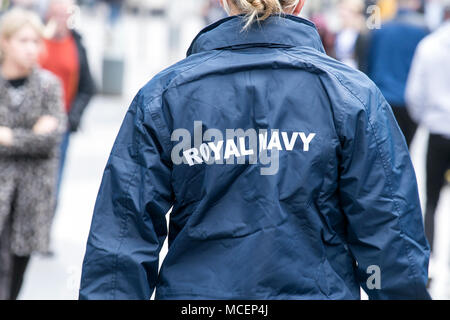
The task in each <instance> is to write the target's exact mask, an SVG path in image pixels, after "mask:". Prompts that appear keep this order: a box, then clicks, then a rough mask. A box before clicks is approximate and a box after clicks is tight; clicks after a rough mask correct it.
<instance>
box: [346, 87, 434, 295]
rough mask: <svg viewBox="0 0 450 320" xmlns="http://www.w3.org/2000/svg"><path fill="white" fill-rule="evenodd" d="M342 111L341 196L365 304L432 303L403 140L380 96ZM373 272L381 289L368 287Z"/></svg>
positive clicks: (414, 187) (412, 177) (426, 255)
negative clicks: (395, 301) (366, 299)
mask: <svg viewBox="0 0 450 320" xmlns="http://www.w3.org/2000/svg"><path fill="white" fill-rule="evenodd" d="M348 96H350V93H349V94H348ZM345 107H346V108H345V114H344V115H343V116H342V120H343V121H342V125H341V134H340V135H341V136H340V139H341V146H342V151H341V160H340V177H339V196H340V204H341V209H342V212H343V214H344V215H345V217H346V218H347V221H348V229H347V237H348V239H347V240H348V245H349V249H350V251H351V253H352V254H353V256H354V258H355V260H356V262H357V268H358V280H359V282H360V285H361V286H362V288H363V289H364V290H365V291H366V293H367V294H368V296H369V298H370V299H429V298H430V296H429V294H428V292H427V289H426V284H427V281H428V260H429V253H430V251H429V245H428V242H427V240H426V238H425V234H424V227H423V221H422V211H421V206H420V200H419V194H418V188H417V182H416V176H415V172H414V168H413V164H412V162H411V159H410V155H409V151H408V147H407V145H406V141H405V138H404V136H403V134H402V133H401V131H400V128H399V126H398V124H397V122H396V120H395V118H394V114H393V112H392V109H391V107H390V106H389V104H388V103H387V102H386V100H385V99H384V97H383V96H382V94H381V92H379V90H378V89H376V88H375V89H372V93H371V96H370V97H369V98H368V99H367V100H366V101H363V100H362V98H361V97H360V96H358V98H357V97H356V96H352V98H351V100H349V101H347V102H346V106H345ZM374 270H379V271H380V273H379V274H378V275H379V276H380V277H379V279H378V280H380V282H378V284H380V285H381V286H380V287H379V288H377V287H375V288H370V286H369V287H368V286H367V284H368V282H369V284H370V285H375V286H376V285H377V281H375V280H376V276H378V275H376V274H374V273H373V272H374ZM371 275H374V276H375V277H374V278H370V276H371Z"/></svg>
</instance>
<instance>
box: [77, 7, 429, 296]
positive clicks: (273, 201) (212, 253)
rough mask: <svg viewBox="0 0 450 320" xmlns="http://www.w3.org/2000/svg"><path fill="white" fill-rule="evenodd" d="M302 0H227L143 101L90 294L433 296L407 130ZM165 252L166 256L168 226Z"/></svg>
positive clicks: (123, 136) (106, 203) (100, 206)
mask: <svg viewBox="0 0 450 320" xmlns="http://www.w3.org/2000/svg"><path fill="white" fill-rule="evenodd" d="M304 2H305V1H304V0H285V1H278V0H224V1H223V5H224V7H225V8H226V10H227V11H228V13H229V14H230V15H231V16H230V17H227V18H225V19H223V20H220V21H217V22H216V23H214V24H212V25H210V26H208V27H206V28H205V29H203V30H202V31H201V32H200V33H199V35H198V36H197V37H196V38H195V39H194V41H193V43H192V45H191V47H190V49H189V50H188V57H187V58H186V59H185V60H183V61H181V62H179V63H177V64H175V65H173V66H171V67H170V68H168V69H167V70H165V71H163V72H161V73H160V74H158V75H157V76H156V77H155V78H153V79H152V80H151V81H150V82H149V83H148V84H147V85H146V86H144V87H143V88H142V89H141V90H140V91H139V93H138V94H137V95H136V97H135V98H134V100H133V102H132V103H131V106H130V109H129V111H128V113H127V115H126V116H125V119H124V122H123V125H122V127H121V130H120V132H119V134H118V137H117V140H116V142H115V144H114V147H113V150H112V152H111V155H110V158H109V160H108V164H107V166H106V169H105V172H104V176H103V181H102V184H101V187H100V190H99V194H98V198H97V203H96V206H95V210H94V216H93V220H92V225H91V230H90V235H89V239H88V243H87V251H86V255H85V258H84V264H83V272H82V281H81V288H80V298H81V299H149V298H150V297H151V295H152V292H153V290H154V289H155V288H156V293H155V298H156V299H359V298H360V285H361V286H362V287H363V288H364V289H365V291H366V292H367V294H368V295H369V297H370V298H371V299H399V298H402V299H429V298H430V296H429V294H428V292H427V290H426V282H427V265H428V259H429V247H428V243H427V241H426V239H425V235H424V230H423V222H422V214H421V210H420V203H419V197H418V191H417V183H416V177H415V173H414V169H413V166H412V163H411V159H410V157H409V153H408V149H407V146H406V142H405V139H404V137H403V135H402V134H401V132H400V129H399V127H398V125H397V123H396V122H395V118H394V116H393V114H392V110H391V108H390V107H389V105H388V104H387V103H386V101H385V99H384V98H383V96H382V95H381V94H380V92H379V90H378V89H377V88H376V87H375V86H374V85H373V83H372V82H370V81H369V80H368V79H367V77H365V76H364V75H363V74H362V73H360V72H358V71H356V70H354V69H352V68H350V67H348V66H346V65H344V64H342V63H340V62H338V61H336V60H333V59H332V58H330V57H328V56H327V55H326V54H325V52H324V49H323V46H322V43H321V42H320V37H319V34H318V33H317V30H316V29H315V27H314V25H313V24H312V23H311V22H309V21H307V20H304V19H301V18H298V17H297V15H298V14H299V13H300V11H301V9H302V7H303V5H304ZM171 208H172V211H171V213H170V223H169V226H170V230H169V233H168V245H169V250H168V253H167V255H166V257H165V259H164V261H163V263H162V265H161V269H160V270H159V272H158V267H159V259H158V258H159V253H160V250H161V247H162V245H163V242H164V240H165V238H166V236H167V228H166V218H165V215H166V214H167V212H168V211H169V209H171Z"/></svg>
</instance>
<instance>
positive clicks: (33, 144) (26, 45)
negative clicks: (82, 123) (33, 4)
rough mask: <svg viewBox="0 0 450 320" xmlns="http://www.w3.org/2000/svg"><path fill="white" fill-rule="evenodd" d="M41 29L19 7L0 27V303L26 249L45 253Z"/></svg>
mask: <svg viewBox="0 0 450 320" xmlns="http://www.w3.org/2000/svg"><path fill="white" fill-rule="evenodd" d="M41 36H42V25H41V22H40V20H39V18H38V17H37V16H36V15H35V14H34V13H31V12H28V11H24V10H23V9H13V10H11V11H10V12H8V13H6V14H5V15H4V16H2V20H1V24H0V50H1V64H0V67H1V68H0V71H1V72H0V234H1V238H0V299H16V298H17V295H18V293H19V290H20V287H21V283H22V279H23V275H24V272H25V270H26V266H27V264H28V261H29V259H30V256H31V254H32V253H33V252H41V253H45V252H47V251H48V245H49V235H50V226H51V217H52V210H53V207H54V195H53V194H54V189H55V185H56V173H57V168H58V159H57V157H58V150H59V142H60V140H61V135H62V132H63V129H64V128H65V117H64V113H63V109H62V91H61V85H60V83H59V80H57V78H56V77H55V76H53V75H52V74H51V73H50V72H48V71H44V70H41V69H39V68H38V67H37V59H38V55H39V50H40V48H41Z"/></svg>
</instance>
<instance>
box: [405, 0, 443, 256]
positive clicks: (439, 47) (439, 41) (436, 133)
mask: <svg viewBox="0 0 450 320" xmlns="http://www.w3.org/2000/svg"><path fill="white" fill-rule="evenodd" d="M445 2H446V7H445V21H446V22H445V23H444V25H443V26H441V27H440V28H439V29H438V30H437V31H435V32H434V33H432V34H431V35H429V36H428V37H426V38H425V39H424V40H422V42H421V43H420V44H419V46H418V48H417V52H416V55H415V57H414V60H413V65H412V68H411V73H410V75H409V80H408V86H407V89H406V99H407V102H408V111H409V113H410V114H411V117H412V118H413V119H414V120H416V121H417V122H418V123H419V124H421V125H422V126H424V127H425V128H427V129H428V130H429V132H430V136H429V142H428V151H427V164H426V173H427V174H426V176H427V178H426V187H427V200H426V212H425V231H426V235H427V238H428V241H429V243H430V245H431V250H433V246H434V245H433V244H434V220H435V212H436V208H437V206H438V203H439V199H440V194H441V189H442V187H443V186H444V184H445V182H446V179H445V173H446V171H447V170H448V169H450V1H449V0H445Z"/></svg>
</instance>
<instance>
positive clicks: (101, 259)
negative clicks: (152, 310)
mask: <svg viewBox="0 0 450 320" xmlns="http://www.w3.org/2000/svg"><path fill="white" fill-rule="evenodd" d="M145 100H146V99H144V98H143V97H142V96H141V94H140V93H138V95H137V96H136V97H135V98H134V100H133V102H132V103H131V106H130V108H129V110H128V112H127V114H126V116H125V119H124V122H123V124H122V126H121V129H120V131H119V134H118V136H117V138H116V141H115V143H114V146H113V149H112V151H111V154H110V157H109V160H108V162H107V165H106V168H105V171H104V174H103V179H102V183H101V186H100V190H99V193H98V196H97V201H96V204H95V209H94V214H93V218H92V224H91V229H90V233H89V238H88V242H87V247H86V254H85V257H84V262H83V270H82V279H81V287H80V292H79V298H80V299H82V300H84V299H95V300H97V299H100V300H104V299H127V300H128V299H150V297H151V295H152V292H153V290H154V288H155V285H156V281H157V277H158V261H159V253H160V250H161V247H162V245H163V242H164V240H165V238H166V236H167V224H166V214H167V212H168V211H169V209H170V208H171V206H172V204H173V201H174V195H173V191H172V188H171V182H170V180H171V168H172V167H171V166H172V162H171V160H170V153H169V151H168V143H169V142H168V141H170V140H167V135H165V136H164V137H165V138H166V139H164V138H163V136H162V135H161V130H160V129H161V121H162V120H161V117H160V116H159V115H158V113H157V112H154V111H152V110H153V108H152V106H156V105H157V104H158V103H161V102H160V98H155V99H154V100H152V101H150V102H148V101H145ZM155 121H156V122H155ZM169 139H170V137H169ZM164 142H165V144H164Z"/></svg>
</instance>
